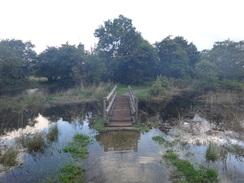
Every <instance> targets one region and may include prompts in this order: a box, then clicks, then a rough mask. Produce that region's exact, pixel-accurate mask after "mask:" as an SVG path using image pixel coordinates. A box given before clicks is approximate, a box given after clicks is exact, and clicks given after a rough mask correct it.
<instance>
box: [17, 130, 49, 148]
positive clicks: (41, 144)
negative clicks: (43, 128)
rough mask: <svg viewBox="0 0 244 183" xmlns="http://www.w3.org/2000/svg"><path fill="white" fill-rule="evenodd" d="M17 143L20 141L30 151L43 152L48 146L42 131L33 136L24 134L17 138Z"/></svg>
mask: <svg viewBox="0 0 244 183" xmlns="http://www.w3.org/2000/svg"><path fill="white" fill-rule="evenodd" d="M17 143H20V144H21V145H22V146H23V147H24V148H27V151H28V152H43V151H44V150H45V147H46V146H47V145H46V142H45V136H44V134H42V133H37V134H35V135H33V136H31V135H22V136H21V137H19V138H18V139H17Z"/></svg>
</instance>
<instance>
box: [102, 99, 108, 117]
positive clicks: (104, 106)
mask: <svg viewBox="0 0 244 183" xmlns="http://www.w3.org/2000/svg"><path fill="white" fill-rule="evenodd" d="M106 108H107V97H104V98H103V116H104V117H107V115H106Z"/></svg>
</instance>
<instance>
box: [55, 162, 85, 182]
mask: <svg viewBox="0 0 244 183" xmlns="http://www.w3.org/2000/svg"><path fill="white" fill-rule="evenodd" d="M84 171H85V170H84V169H82V168H81V167H80V166H75V165H73V164H67V165H65V166H64V167H62V169H61V174H60V175H59V180H60V182H62V183H72V182H73V183H78V182H79V183H82V182H83V180H82V179H83V172H84Z"/></svg>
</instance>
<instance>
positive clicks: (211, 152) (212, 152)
mask: <svg viewBox="0 0 244 183" xmlns="http://www.w3.org/2000/svg"><path fill="white" fill-rule="evenodd" d="M205 156H206V159H207V160H210V161H216V160H218V158H219V156H218V153H217V149H216V148H215V146H214V145H212V144H210V145H209V146H208V149H207V151H206V155H205Z"/></svg>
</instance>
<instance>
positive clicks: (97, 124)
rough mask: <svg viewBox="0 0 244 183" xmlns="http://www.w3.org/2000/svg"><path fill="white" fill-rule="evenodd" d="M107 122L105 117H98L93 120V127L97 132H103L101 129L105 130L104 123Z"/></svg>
mask: <svg viewBox="0 0 244 183" xmlns="http://www.w3.org/2000/svg"><path fill="white" fill-rule="evenodd" d="M107 122H108V119H107V118H105V117H102V118H98V119H97V120H96V121H95V124H94V129H95V130H97V131H98V132H103V131H105V125H106V123H107Z"/></svg>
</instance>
